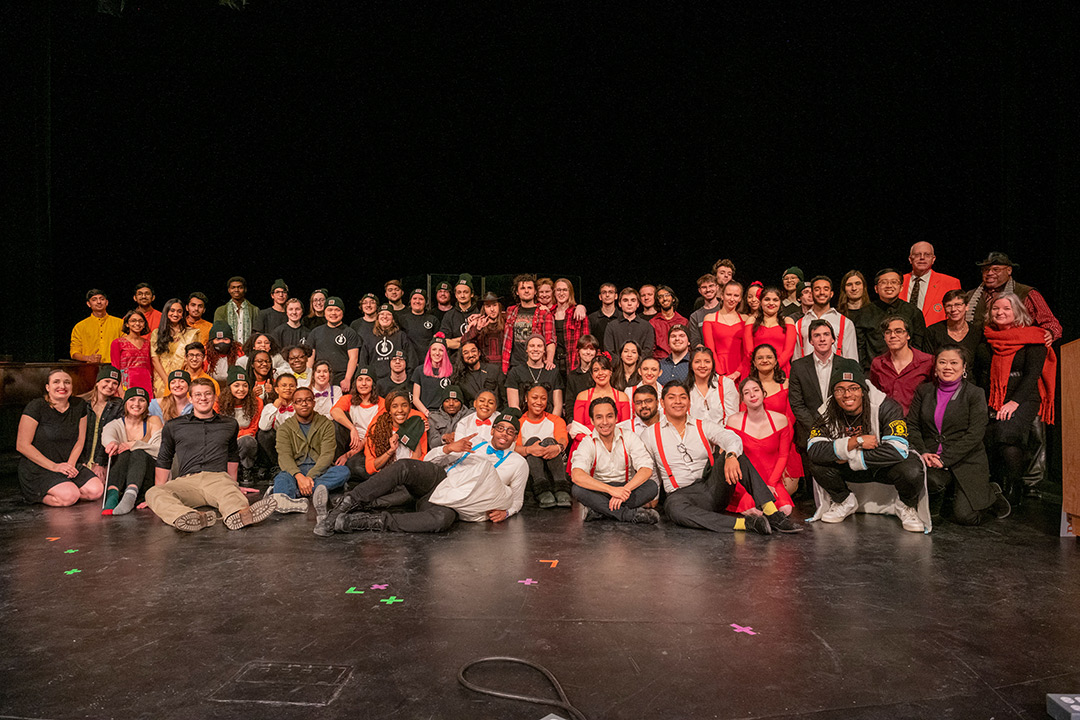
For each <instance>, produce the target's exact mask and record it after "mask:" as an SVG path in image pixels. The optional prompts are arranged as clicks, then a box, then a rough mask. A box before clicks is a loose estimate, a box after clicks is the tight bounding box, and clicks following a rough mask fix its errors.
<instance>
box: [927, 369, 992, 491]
mask: <svg viewBox="0 0 1080 720" xmlns="http://www.w3.org/2000/svg"><path fill="white" fill-rule="evenodd" d="M936 410H937V385H936V384H935V383H933V382H927V383H923V384H922V385H920V386H919V387H918V389H916V390H915V397H914V398H912V400H911V407H910V409H909V410H908V417H907V424H908V442H909V443H910V445H911V449H912V450H913V451H915V452H917V453H919V454H920V455H921V454H922V453H936V452H937V449H938V445H941V462H942V464H943V465H945V467H946V468H948V469H949V470H950V471H951V472H952V474H953V475H954V476H955V477H956V484H957V486H958V489H959V490H960V491H962V492H963V493H964V494H965V495H966V496H967V498H968V500H969V501H970V502H971V507H972V508H973V509H974V510H984V509H986V508H988V507H990V505H991V504H992V503H993V494H992V493H991V492H990V461H989V460H988V459H987V457H986V448H985V447H984V445H983V436H984V435H985V434H986V426H987V423H988V422H989V414H988V413H987V410H986V393H984V392H983V390H982V388H980V387H978V386H977V385H973V384H972V383H970V382H967V381H966V380H965V381H964V382H962V383H960V387H959V388H958V389H957V390H956V394H955V395H953V398H952V400H950V401H949V404H948V405H947V406H946V407H945V416H944V417H943V418H942V420H941V432H940V433H939V432H938V430H937V426H936V425H934V413H935V411H936Z"/></svg>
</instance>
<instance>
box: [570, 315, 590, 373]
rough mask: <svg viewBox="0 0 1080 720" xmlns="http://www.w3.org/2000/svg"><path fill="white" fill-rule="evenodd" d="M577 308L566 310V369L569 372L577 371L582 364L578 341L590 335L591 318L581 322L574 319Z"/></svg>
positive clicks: (583, 319)
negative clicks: (579, 364) (578, 351)
mask: <svg viewBox="0 0 1080 720" xmlns="http://www.w3.org/2000/svg"><path fill="white" fill-rule="evenodd" d="M576 307H577V306H576V305H572V306H570V307H568V308H566V368H567V369H568V370H577V368H578V363H579V362H581V359H580V358H579V357H578V354H577V341H578V340H580V339H581V336H582V335H588V334H589V318H587V317H586V318H582V319H581V321H580V322H579V321H577V320H575V319H574V309H575V308H576Z"/></svg>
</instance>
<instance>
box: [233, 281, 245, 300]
mask: <svg viewBox="0 0 1080 720" xmlns="http://www.w3.org/2000/svg"><path fill="white" fill-rule="evenodd" d="M246 294H247V287H245V286H244V283H242V282H231V283H229V297H231V298H232V299H233V300H237V301H240V300H243V299H244V295H246Z"/></svg>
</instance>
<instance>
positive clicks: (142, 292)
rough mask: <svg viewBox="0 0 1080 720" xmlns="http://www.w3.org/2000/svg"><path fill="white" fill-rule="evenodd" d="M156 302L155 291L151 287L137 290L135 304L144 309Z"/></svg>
mask: <svg viewBox="0 0 1080 720" xmlns="http://www.w3.org/2000/svg"><path fill="white" fill-rule="evenodd" d="M152 302H154V291H153V290H151V289H150V288H139V289H138V290H136V291H135V304H136V305H138V306H139V307H141V308H143V309H144V310H145V309H147V308H149V307H150V303H152Z"/></svg>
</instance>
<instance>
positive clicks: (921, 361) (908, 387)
mask: <svg viewBox="0 0 1080 720" xmlns="http://www.w3.org/2000/svg"><path fill="white" fill-rule="evenodd" d="M911 352H912V353H913V355H914V357H912V359H911V362H910V363H908V365H907V367H906V368H904V369H903V370H902V371H900V372H899V373H897V372H896V368H895V367H893V362H892V356H891V355H890V354H889V353H885V354H883V355H878V356H877V357H876V358H874V361H873V362H872V363H870V382H872V383H874V386H875V387H876V388H877V389H878V390H880V391H881V392H883V393H885V394H886V395H888V396H889V397H891V398H892V399H893V400H895V401H896V402H898V403H900V407H902V408H903V409H904V414H905V415H907V411H908V407H909V406H910V405H911V400H912V398H914V397H915V389H916V388H918V387H919V386H920V385H922V384H923V383H924V382H927V381H928V380H930V378H931V376H932V375H933V373H934V356H933V355H928V354H927V353H924V352H923V351H922V350H918V349H916V348H911Z"/></svg>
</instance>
